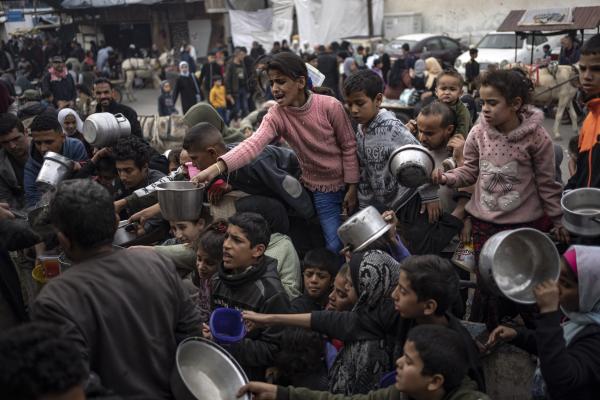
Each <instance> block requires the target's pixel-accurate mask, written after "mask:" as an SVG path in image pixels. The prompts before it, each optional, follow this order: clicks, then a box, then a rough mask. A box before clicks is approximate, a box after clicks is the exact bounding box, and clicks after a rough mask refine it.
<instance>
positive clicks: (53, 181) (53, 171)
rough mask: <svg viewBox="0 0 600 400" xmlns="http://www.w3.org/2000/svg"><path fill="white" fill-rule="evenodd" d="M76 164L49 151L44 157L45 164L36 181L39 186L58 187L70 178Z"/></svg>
mask: <svg viewBox="0 0 600 400" xmlns="http://www.w3.org/2000/svg"><path fill="white" fill-rule="evenodd" d="M74 166H75V162H74V161H73V160H70V159H68V158H67V157H64V156H62V155H60V154H58V153H54V152H52V151H49V152H47V153H46V155H44V163H43V164H42V168H40V172H39V173H38V176H37V178H36V180H35V183H36V184H37V185H38V186H45V187H48V186H50V187H56V185H58V184H59V183H60V182H62V181H63V180H64V179H66V178H68V176H69V174H70V173H71V171H73V167H74Z"/></svg>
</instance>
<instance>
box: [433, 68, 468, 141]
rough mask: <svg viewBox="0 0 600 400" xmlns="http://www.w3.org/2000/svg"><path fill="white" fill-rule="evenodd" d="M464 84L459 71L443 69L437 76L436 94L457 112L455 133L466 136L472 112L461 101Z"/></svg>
mask: <svg viewBox="0 0 600 400" xmlns="http://www.w3.org/2000/svg"><path fill="white" fill-rule="evenodd" d="M463 85H464V81H463V78H462V76H461V75H460V74H459V73H458V72H456V71H443V72H441V73H440V74H439V75H438V76H437V85H436V88H435V95H436V96H437V98H438V99H439V100H440V101H441V102H442V103H445V104H447V105H448V106H449V107H450V108H451V109H452V110H453V111H454V113H455V114H456V124H455V126H454V132H455V134H457V135H462V136H463V137H464V138H466V137H467V135H468V134H469V131H470V130H471V113H470V112H469V110H468V109H467V107H465V105H464V104H463V103H462V101H460V96H462V93H463Z"/></svg>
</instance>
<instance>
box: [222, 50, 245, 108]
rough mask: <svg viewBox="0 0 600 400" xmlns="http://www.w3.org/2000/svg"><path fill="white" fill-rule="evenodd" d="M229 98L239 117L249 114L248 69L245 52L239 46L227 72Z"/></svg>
mask: <svg viewBox="0 0 600 400" xmlns="http://www.w3.org/2000/svg"><path fill="white" fill-rule="evenodd" d="M225 88H226V91H227V99H228V100H229V101H230V102H232V103H235V109H236V113H237V117H238V118H243V117H245V116H246V115H248V71H246V65H245V64H244V52H243V51H242V49H240V48H239V47H238V48H236V49H235V51H234V53H233V60H232V61H231V62H230V63H229V64H228V65H227V72H226V73H225Z"/></svg>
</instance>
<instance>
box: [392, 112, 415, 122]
mask: <svg viewBox="0 0 600 400" xmlns="http://www.w3.org/2000/svg"><path fill="white" fill-rule="evenodd" d="M395 114H396V118H398V119H399V120H400V121H402V123H403V124H406V123H407V122H408V121H410V120H411V119H412V118H411V117H410V115H408V114H406V113H403V112H401V111H400V112H396V113H395Z"/></svg>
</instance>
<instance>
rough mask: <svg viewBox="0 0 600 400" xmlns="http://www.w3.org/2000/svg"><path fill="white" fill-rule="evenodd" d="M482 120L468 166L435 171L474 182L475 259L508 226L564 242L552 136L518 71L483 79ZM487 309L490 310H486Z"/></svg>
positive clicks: (453, 182) (442, 177)
mask: <svg viewBox="0 0 600 400" xmlns="http://www.w3.org/2000/svg"><path fill="white" fill-rule="evenodd" d="M480 95H481V99H482V101H483V108H482V112H483V118H480V119H479V121H478V123H477V124H476V125H475V126H474V127H473V128H472V129H471V132H470V133H469V135H468V137H467V140H466V143H465V147H464V165H463V166H461V167H459V168H456V169H453V170H450V171H448V172H445V173H442V171H441V170H435V171H434V172H433V176H432V180H433V181H434V183H440V184H444V185H448V186H450V187H453V188H461V187H467V186H470V185H473V184H475V186H474V188H475V190H474V193H473V196H472V197H471V200H469V202H468V203H467V205H466V210H467V212H468V213H469V215H470V219H471V223H472V238H473V244H474V246H475V255H476V259H478V257H479V252H480V251H481V247H482V246H483V244H484V243H485V242H486V241H487V239H489V238H490V236H492V235H494V234H496V233H498V232H500V231H503V230H508V229H516V228H520V227H532V228H536V229H539V230H541V231H544V232H548V231H550V230H552V231H554V233H555V234H556V236H558V237H559V238H560V239H561V240H563V241H568V234H567V232H566V230H565V229H564V228H563V227H562V224H561V216H562V210H561V207H560V198H561V194H562V187H561V185H560V184H559V183H558V182H556V180H555V168H554V148H553V144H552V139H551V138H550V136H549V135H548V132H546V130H545V129H544V128H543V126H542V122H543V119H544V115H543V113H542V112H541V111H540V110H538V109H536V108H534V107H533V106H530V105H527V102H528V100H529V97H530V95H529V85H528V82H527V79H526V78H525V77H524V76H523V75H522V74H520V73H519V72H516V71H495V72H491V73H489V74H486V76H485V77H484V78H483V80H482V82H481V90H480ZM478 306H479V304H475V303H474V304H473V310H472V313H473V314H479V315H472V318H476V319H477V320H480V321H481V320H487V321H488V322H489V323H490V324H491V325H492V326H494V325H496V324H497V319H496V317H497V315H495V314H493V315H489V314H488V315H487V316H485V315H484V314H485V312H484V311H488V312H492V313H494V311H496V309H497V307H491V305H489V306H488V307H486V306H481V307H482V309H480V308H479V307H478ZM484 308H487V310H484Z"/></svg>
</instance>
